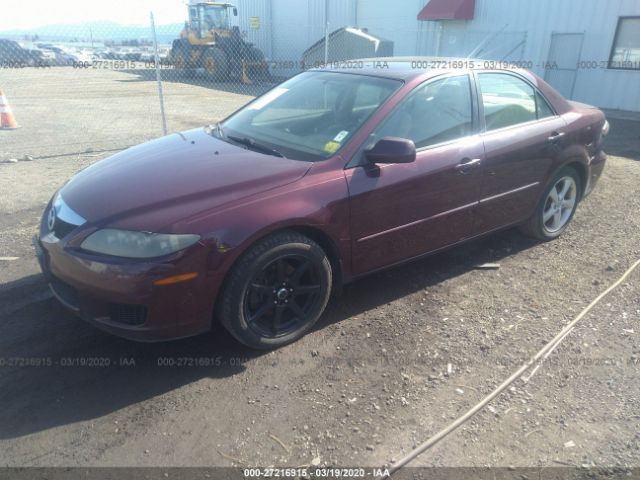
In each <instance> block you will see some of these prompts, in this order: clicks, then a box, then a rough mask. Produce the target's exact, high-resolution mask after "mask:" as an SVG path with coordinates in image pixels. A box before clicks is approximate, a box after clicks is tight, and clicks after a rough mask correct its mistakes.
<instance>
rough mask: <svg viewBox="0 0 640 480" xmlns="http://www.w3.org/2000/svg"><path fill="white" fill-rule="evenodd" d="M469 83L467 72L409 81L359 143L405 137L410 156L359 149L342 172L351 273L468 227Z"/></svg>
mask: <svg viewBox="0 0 640 480" xmlns="http://www.w3.org/2000/svg"><path fill="white" fill-rule="evenodd" d="M471 86H472V82H471V79H470V76H469V75H452V76H448V77H445V78H438V79H435V80H431V81H428V82H427V83H426V84H422V85H421V86H418V87H416V89H414V91H413V92H412V93H411V94H409V95H408V97H407V98H406V99H405V100H403V101H402V102H401V103H400V104H399V105H397V106H396V108H395V109H394V111H393V112H392V113H391V114H390V115H389V116H388V117H387V119H386V120H385V121H384V122H383V123H382V125H380V126H379V127H378V128H377V129H376V131H375V133H374V134H373V136H372V138H371V139H370V141H369V142H366V145H365V146H367V145H372V144H374V143H375V142H376V141H377V140H379V139H380V138H383V137H389V136H390V137H400V138H408V139H411V140H413V142H414V143H415V144H416V149H417V155H416V160H415V162H413V163H408V164H382V165H374V164H370V163H368V162H367V161H366V160H364V159H363V158H362V157H363V153H362V152H360V153H359V154H357V155H356V158H355V159H354V160H355V166H354V167H352V168H347V170H346V171H345V176H346V179H347V182H348V186H349V195H350V205H351V233H352V239H353V240H352V241H353V245H352V252H353V256H352V258H353V270H354V272H355V273H356V274H360V273H364V272H367V271H371V270H375V269H377V268H380V267H384V266H386V265H390V264H393V263H396V262H399V261H402V260H405V259H408V258H411V257H415V256H418V255H421V254H423V253H426V252H430V251H434V250H437V249H439V248H442V247H444V246H447V245H450V244H453V243H456V242H458V241H460V240H462V239H464V238H466V237H468V236H469V235H470V234H471V233H472V225H473V221H472V220H473V211H474V208H475V206H476V204H477V201H478V197H479V193H480V191H479V186H480V182H479V169H478V167H479V165H480V162H481V160H482V156H483V145H482V139H481V137H480V135H477V134H476V133H475V131H476V130H475V129H476V122H474V114H473V111H474V110H475V109H474V104H473V100H472V95H471ZM358 155H360V157H359V158H358Z"/></svg>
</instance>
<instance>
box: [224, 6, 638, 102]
mask: <svg viewBox="0 0 640 480" xmlns="http://www.w3.org/2000/svg"><path fill="white" fill-rule="evenodd" d="M236 3H237V6H238V10H239V12H240V25H241V29H242V30H244V31H246V32H247V36H248V39H249V41H252V42H254V43H256V44H257V45H258V46H259V47H260V48H261V49H262V50H263V51H264V52H265V54H266V56H267V57H268V58H269V59H271V60H273V61H274V63H273V65H274V68H275V69H276V71H277V70H280V71H281V72H282V73H283V74H287V73H293V72H294V71H295V69H296V63H297V62H299V61H300V58H301V55H302V52H303V51H304V50H305V49H306V48H307V47H309V46H310V45H312V44H313V43H315V42H317V41H318V40H320V39H322V38H323V36H324V34H325V25H326V24H328V30H329V31H333V30H336V29H338V28H340V27H344V26H357V27H361V28H366V29H367V30H368V31H369V32H370V33H371V34H373V35H377V36H379V37H382V38H385V39H389V40H392V41H393V42H394V54H395V55H398V56H399V55H441V56H462V57H467V56H469V55H473V56H475V57H478V58H487V59H493V60H509V61H516V62H522V64H523V66H525V67H527V68H530V69H531V70H533V71H534V72H536V73H537V74H538V75H540V76H542V77H544V78H545V79H546V80H547V81H548V82H549V83H551V84H552V85H553V86H554V87H556V89H558V90H559V91H560V92H561V93H562V94H563V95H565V96H566V97H568V98H571V99H574V100H578V101H582V102H586V103H590V104H594V105H597V106H599V107H603V108H613V109H621V110H632V111H640V0H394V1H392V2H389V1H383V0H237V2H236ZM287 69H289V71H288V72H287Z"/></svg>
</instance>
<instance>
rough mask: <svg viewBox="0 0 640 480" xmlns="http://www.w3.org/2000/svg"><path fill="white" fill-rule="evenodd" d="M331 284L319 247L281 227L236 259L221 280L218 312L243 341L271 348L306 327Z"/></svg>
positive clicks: (315, 317) (327, 264)
mask: <svg viewBox="0 0 640 480" xmlns="http://www.w3.org/2000/svg"><path fill="white" fill-rule="evenodd" d="M331 287H332V271H331V263H330V262H329V259H328V258H327V256H326V254H325V252H324V251H323V250H322V248H321V247H320V246H319V245H318V244H317V243H315V242H314V241H313V240H311V239H309V238H307V237H305V236H303V235H300V234H298V233H296V232H289V231H286V232H280V233H277V234H274V235H272V236H270V237H267V238H265V239H264V240H262V241H260V242H259V243H257V244H256V245H254V246H253V247H251V248H250V249H249V251H248V252H247V253H245V254H244V255H243V256H242V258H241V259H239V260H238V262H237V263H236V265H235V266H234V267H233V268H232V270H231V272H230V273H229V277H228V279H227V281H226V282H225V287H224V289H223V292H222V297H221V301H220V303H219V310H218V314H219V316H220V320H221V322H222V324H223V325H224V326H225V327H226V328H227V330H229V332H230V333H231V334H232V335H233V336H234V337H236V338H237V339H238V340H239V341H240V342H242V343H244V344H245V345H248V346H250V347H253V348H260V349H270V348H276V347H279V346H281V345H285V344H287V343H290V342H293V341H295V340H297V339H298V338H300V337H302V336H303V335H304V334H305V333H306V332H308V331H309V329H310V328H311V327H312V326H313V324H314V323H315V322H316V321H317V320H318V318H319V317H320V315H321V314H322V312H323V311H324V309H325V307H326V305H327V302H328V300H329V296H330V293H331Z"/></svg>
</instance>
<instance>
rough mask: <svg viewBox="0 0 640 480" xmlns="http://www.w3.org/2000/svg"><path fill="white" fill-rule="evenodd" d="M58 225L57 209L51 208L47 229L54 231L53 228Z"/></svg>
mask: <svg viewBox="0 0 640 480" xmlns="http://www.w3.org/2000/svg"><path fill="white" fill-rule="evenodd" d="M55 225H56V207H51V210H49V216H48V217H47V227H49V230H53V227H55Z"/></svg>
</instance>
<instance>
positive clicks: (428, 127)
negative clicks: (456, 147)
mask: <svg viewBox="0 0 640 480" xmlns="http://www.w3.org/2000/svg"><path fill="white" fill-rule="evenodd" d="M472 120H473V117H472V108H471V83H470V80H469V76H468V75H460V76H455V77H447V78H443V79H441V80H436V81H433V82H429V83H427V84H424V85H422V86H419V87H417V88H416V89H415V90H414V91H413V92H412V93H410V94H409V96H408V97H407V98H406V99H405V100H403V101H402V102H401V103H400V104H399V105H398V106H397V107H396V108H395V109H394V111H393V112H392V113H391V115H390V116H389V117H388V118H387V119H386V120H385V122H384V124H383V125H382V126H381V127H380V128H379V129H378V130H377V131H376V132H375V134H374V137H373V138H372V140H373V141H374V142H375V141H377V140H379V139H380V138H382V137H400V138H408V139H411V140H413V142H414V143H415V145H416V148H424V147H428V146H430V145H435V144H437V143H443V142H448V141H452V140H455V139H457V138H462V137H466V136H467V135H470V134H471V133H472V128H473V123H472Z"/></svg>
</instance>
